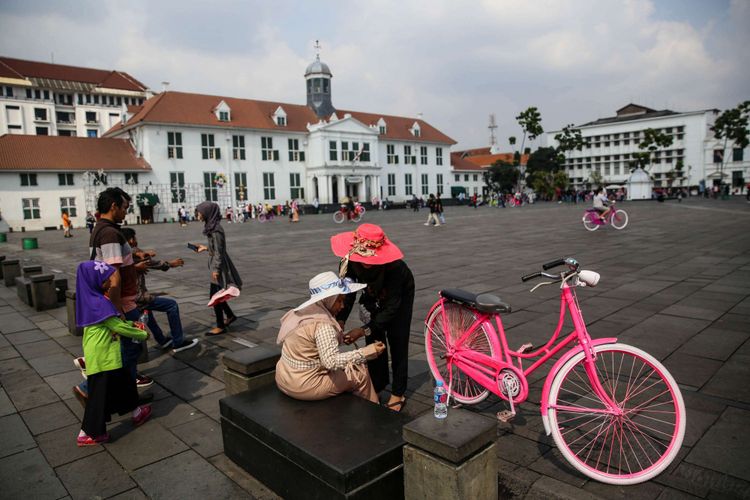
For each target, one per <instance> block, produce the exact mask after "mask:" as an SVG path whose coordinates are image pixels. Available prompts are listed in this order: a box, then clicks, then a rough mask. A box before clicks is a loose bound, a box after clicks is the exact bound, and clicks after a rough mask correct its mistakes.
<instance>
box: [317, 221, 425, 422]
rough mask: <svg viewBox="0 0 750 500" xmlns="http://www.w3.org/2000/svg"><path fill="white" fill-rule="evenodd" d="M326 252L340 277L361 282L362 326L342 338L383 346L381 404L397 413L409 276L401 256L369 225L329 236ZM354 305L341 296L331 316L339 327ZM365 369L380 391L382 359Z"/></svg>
mask: <svg viewBox="0 0 750 500" xmlns="http://www.w3.org/2000/svg"><path fill="white" fill-rule="evenodd" d="M331 248H332V250H333V253H334V254H336V255H337V256H339V257H341V266H340V269H339V275H340V277H342V278H344V277H348V278H352V279H354V280H355V281H358V282H360V283H366V284H367V288H366V289H365V290H363V292H362V295H361V296H360V316H361V319H362V323H363V326H362V327H361V328H354V329H353V330H351V331H349V332H348V333H347V334H346V335H345V337H344V340H345V342H346V343H352V342H354V341H355V340H357V339H358V338H360V337H362V336H364V337H365V342H366V343H367V344H368V345H369V344H371V343H374V342H378V341H380V342H383V343H386V345H387V349H386V352H387V351H390V355H391V367H392V371H393V380H392V383H391V397H390V399H389V401H388V403H387V404H386V406H388V407H389V408H390V409H392V410H394V411H401V410H402V409H403V407H404V405H405V404H406V398H405V397H404V393H405V392H406V382H407V378H408V357H409V329H410V326H411V316H412V310H413V308H414V276H413V275H412V272H411V270H410V269H409V267H408V266H407V265H406V263H405V262H404V261H403V260H402V259H403V256H404V254H403V253H401V250H399V248H398V247H397V246H396V245H395V244H393V242H392V241H390V240H389V239H388V238H387V237H386V235H385V233H384V232H383V230H382V229H381V228H380V226H376V225H375V224H362V225H360V226H359V227H358V228H357V230H356V231H354V232H345V233H341V234H337V235H335V236H333V237H332V238H331ZM354 301H355V294H350V295H347V296H346V301H345V304H344V308H343V310H342V311H341V312H340V313H339V314H338V315H337V316H336V319H338V320H339V322H340V323H341V325H342V327H343V325H344V323H345V322H346V319H347V318H348V317H349V314H350V312H351V310H352V306H353V305H354ZM368 368H369V371H370V377H371V378H372V382H373V385H374V387H375V391H376V392H381V391H382V390H383V389H385V386H387V385H388V383H389V373H388V356H387V355H386V356H379V357H378V358H377V359H374V360H372V361H370V362H369V363H368Z"/></svg>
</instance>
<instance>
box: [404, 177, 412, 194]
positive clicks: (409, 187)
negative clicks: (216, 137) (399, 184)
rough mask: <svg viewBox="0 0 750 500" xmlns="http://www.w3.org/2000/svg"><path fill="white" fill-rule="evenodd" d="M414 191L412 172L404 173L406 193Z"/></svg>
mask: <svg viewBox="0 0 750 500" xmlns="http://www.w3.org/2000/svg"><path fill="white" fill-rule="evenodd" d="M413 193H414V190H413V189H412V185H411V174H404V194H405V195H406V196H409V195H411V194H413Z"/></svg>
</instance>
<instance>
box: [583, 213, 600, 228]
mask: <svg viewBox="0 0 750 500" xmlns="http://www.w3.org/2000/svg"><path fill="white" fill-rule="evenodd" d="M583 227H585V228H586V229H588V230H589V231H596V230H597V229H599V224H597V223H596V222H594V221H593V220H592V219H591V214H590V213H588V212H587V213H586V214H585V215H584V216H583Z"/></svg>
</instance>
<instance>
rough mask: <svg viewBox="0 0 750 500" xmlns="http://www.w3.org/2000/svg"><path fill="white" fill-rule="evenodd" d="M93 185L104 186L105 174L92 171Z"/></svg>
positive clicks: (105, 183) (105, 181) (105, 182)
mask: <svg viewBox="0 0 750 500" xmlns="http://www.w3.org/2000/svg"><path fill="white" fill-rule="evenodd" d="M93 184H94V186H99V185H102V186H106V185H107V174H104V173H102V174H100V173H98V172H94V180H93Z"/></svg>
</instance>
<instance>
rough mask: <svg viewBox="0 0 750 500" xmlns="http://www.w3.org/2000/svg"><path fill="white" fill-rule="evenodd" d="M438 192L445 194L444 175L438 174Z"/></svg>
mask: <svg viewBox="0 0 750 500" xmlns="http://www.w3.org/2000/svg"><path fill="white" fill-rule="evenodd" d="M437 192H438V194H443V174H437Z"/></svg>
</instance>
